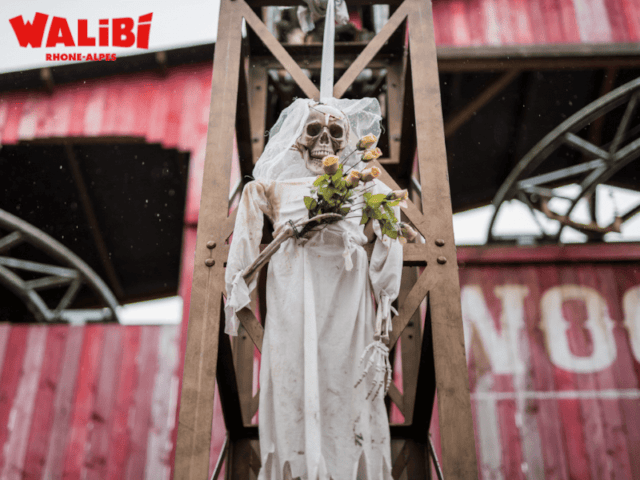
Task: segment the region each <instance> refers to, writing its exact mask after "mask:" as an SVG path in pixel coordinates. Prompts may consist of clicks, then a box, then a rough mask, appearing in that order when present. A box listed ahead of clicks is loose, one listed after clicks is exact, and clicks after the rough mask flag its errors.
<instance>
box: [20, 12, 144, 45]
mask: <svg viewBox="0 0 640 480" xmlns="http://www.w3.org/2000/svg"><path fill="white" fill-rule="evenodd" d="M152 16H153V13H147V14H146V15H141V16H139V17H138V27H137V28H135V21H134V20H133V18H129V17H124V18H112V19H108V18H103V19H100V20H99V21H98V38H97V46H99V47H133V46H134V45H135V46H136V47H138V48H149V33H150V31H151V17H152ZM9 22H10V23H11V26H12V27H13V31H14V33H15V34H16V37H17V39H18V43H19V44H20V46H21V47H26V46H27V45H31V47H33V48H40V47H42V40H43V38H44V37H45V34H44V32H45V30H46V29H47V24H49V31H48V33H47V36H46V38H47V43H46V45H45V46H46V47H55V46H56V45H58V44H62V45H64V46H65V47H76V46H77V47H95V46H96V37H92V36H90V35H89V26H88V24H89V21H88V20H83V19H81V20H78V33H77V38H74V36H73V34H72V33H71V29H70V28H69V24H68V23H67V19H66V18H63V17H52V18H51V22H49V15H46V14H44V13H39V12H38V13H36V15H35V17H34V18H33V21H31V22H29V21H27V22H25V21H24V20H23V19H22V15H18V16H17V17H14V18H12V19H10V20H9Z"/></svg>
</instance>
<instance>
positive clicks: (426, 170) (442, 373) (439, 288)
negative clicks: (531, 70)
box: [409, 1, 478, 478]
mask: <svg viewBox="0 0 640 480" xmlns="http://www.w3.org/2000/svg"><path fill="white" fill-rule="evenodd" d="M409 31H410V32H411V33H410V37H409V43H410V49H411V50H410V55H411V64H412V72H414V75H413V76H412V81H413V94H414V99H415V112H416V130H417V139H418V158H419V160H420V164H419V169H420V185H421V186H422V212H423V213H424V216H425V217H426V218H429V219H430V229H429V231H428V232H426V233H427V234H426V235H425V239H426V241H427V245H429V244H430V243H432V242H434V240H435V238H440V239H443V240H444V246H443V247H440V250H441V252H440V254H439V257H444V258H446V259H448V261H447V262H446V263H444V264H440V263H438V264H437V265H434V267H433V270H432V271H430V272H429V273H430V276H431V277H432V278H435V279H436V280H435V285H434V286H433V288H432V289H431V290H430V302H431V303H430V305H431V318H432V335H433V349H434V363H435V372H436V386H437V387H436V388H437V390H438V395H439V400H440V401H439V412H438V413H439V417H440V440H441V443H442V451H443V458H442V469H443V472H444V476H445V478H477V476H478V471H477V462H476V451H475V444H474V437H473V433H472V432H473V421H472V418H471V405H470V398H469V383H468V376H467V365H466V361H465V351H464V336H463V331H462V314H461V310H460V286H459V283H458V272H457V265H456V262H455V258H456V252H455V244H454V239H453V225H452V212H451V197H450V191H449V185H448V172H447V162H446V159H447V156H446V151H445V142H444V129H443V124H442V107H441V105H440V82H439V77H438V68H437V58H436V47H435V39H434V32H433V16H432V11H431V4H430V3H429V2H420V1H416V2H415V10H413V11H412V12H411V13H410V14H409ZM416 72H420V73H419V74H415V73H416ZM421 233H423V235H424V233H425V232H422V231H421ZM434 237H435V238H434ZM430 268H431V267H427V269H426V270H425V273H426V271H427V270H429V269H430ZM423 275H424V273H423ZM423 335H424V334H423Z"/></svg>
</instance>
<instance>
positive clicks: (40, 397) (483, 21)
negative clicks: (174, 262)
mask: <svg viewBox="0 0 640 480" xmlns="http://www.w3.org/2000/svg"><path fill="white" fill-rule="evenodd" d="M434 16H435V18H434V19H435V27H436V37H437V43H438V44H439V45H457V46H465V45H495V44H514V43H522V44H524V43H556V42H585V43H590V42H598V41H604V42H616V41H631V42H635V41H638V40H639V39H640V1H638V0H544V1H534V0H519V1H507V0H471V1H466V0H436V1H435V2H434ZM210 90H211V65H210V64H202V65H195V66H183V67H180V68H172V69H169V71H168V72H167V74H166V75H161V74H159V73H157V74H155V73H141V74H136V75H123V76H116V77H108V78H100V79H94V80H87V81H85V82H82V83H76V84H68V85H64V86H57V87H55V89H54V92H53V93H52V94H47V93H44V92H33V91H31V92H21V93H8V94H7V93H5V94H2V95H0V143H2V144H11V143H15V142H17V141H19V140H27V139H32V138H47V137H74V136H79V137H92V136H93V137H105V136H114V135H117V136H136V137H143V138H145V139H146V141H148V142H151V143H161V144H162V145H164V146H165V147H168V148H178V149H180V150H184V151H188V152H190V160H191V163H190V174H189V190H188V198H187V206H186V215H185V231H184V247H183V267H182V277H181V287H180V293H181V295H182V296H183V299H184V301H185V307H184V318H188V307H189V297H190V284H191V276H192V267H193V265H192V259H193V252H194V248H195V228H196V224H197V214H198V208H199V203H200V190H201V187H202V170H203V162H204V148H205V144H206V130H207V119H208V106H209V100H210ZM234 172H235V173H234V175H236V177H234V179H232V183H234V182H235V180H237V174H238V172H237V168H234ZM205 188H206V186H205ZM616 248H617V250H616ZM575 251H576V250H575V249H572V248H568V249H567V250H565V251H564V252H560V253H558V252H557V251H556V252H555V253H554V251H552V250H548V249H547V250H545V249H538V250H536V251H533V252H531V253H528V254H526V255H524V256H523V255H522V254H521V252H522V251H521V250H520V251H518V252H520V253H513V252H507V251H502V252H501V251H493V252H489V253H487V252H486V251H485V250H483V249H472V250H464V251H463V252H462V253H463V254H464V255H463V259H464V260H465V261H467V262H468V264H467V266H466V267H465V268H463V269H462V270H461V284H462V287H463V300H464V299H466V300H465V301H464V302H463V311H464V312H465V322H466V324H468V325H469V328H467V331H468V332H469V333H470V336H469V342H468V344H469V345H470V347H469V360H470V380H471V386H472V402H473V407H474V415H475V422H476V439H477V440H478V442H477V444H478V452H479V456H478V458H479V459H480V460H481V462H482V465H481V471H482V478H485V479H489V478H512V477H514V478H520V477H526V478H543V477H544V476H546V477H547V478H591V479H594V480H595V479H600V478H633V477H635V478H640V467H639V465H638V463H639V461H638V458H640V434H638V433H636V431H637V429H636V428H635V427H636V425H637V424H638V421H639V420H640V419H639V418H638V414H639V413H640V406H639V399H638V398H639V396H638V385H637V382H638V379H637V377H638V373H640V366H639V365H638V358H637V354H638V352H640V341H638V340H633V339H636V337H637V335H638V334H639V333H638V332H640V313H638V312H639V310H638V309H637V307H636V306H637V302H636V301H635V300H633V298H634V297H633V294H629V295H631V296H628V297H624V294H625V292H628V291H630V289H632V288H633V287H634V286H637V285H640V274H639V273H638V270H637V268H636V267H635V264H633V263H630V262H629V261H628V258H629V257H630V256H629V255H626V254H624V252H623V253H620V252H619V247H606V248H602V249H598V250H597V251H592V252H589V253H588V254H586V253H585V254H584V255H583V256H582V257H580V255H578V256H577V257H575V256H573V257H572V255H573V253H572V252H575ZM465 252H466V253H465ZM496 252H497V253H496ZM612 252H613V253H612ZM616 252H618V253H616ZM465 255H466V257H465ZM558 255H560V256H558ZM567 256H568V257H569V258H567ZM607 256H609V257H610V258H608V260H609V261H610V262H613V263H610V264H592V263H590V261H591V260H593V259H594V258H604V257H607ZM631 257H633V255H631ZM505 258H507V259H508V262H510V263H509V264H504V263H502V262H504V261H505ZM548 258H551V260H545V259H548ZM633 258H635V259H636V260H637V259H638V258H640V256H639V255H635V257H633ZM532 259H533V260H535V261H537V262H544V263H537V264H536V263H531V262H532ZM567 261H570V262H581V263H576V264H566V263H557V262H567ZM481 280H482V281H481ZM560 285H581V286H582V287H586V288H591V289H592V290H594V291H596V292H598V294H599V295H600V296H601V297H602V298H604V299H605V301H606V305H607V309H608V312H609V313H608V315H609V317H610V318H611V321H612V322H613V323H612V325H613V328H612V330H611V332H612V333H611V335H613V338H614V341H615V350H616V357H615V361H614V362H613V363H612V364H611V365H610V366H608V367H606V368H604V369H601V370H594V371H593V372H588V373H584V372H582V373H576V372H573V371H571V370H570V369H569V370H567V369H563V368H560V367H558V366H556V365H555V364H554V363H553V362H552V360H551V357H550V356H549V353H548V350H547V344H546V341H547V340H546V337H545V336H544V333H543V332H542V330H540V328H539V326H540V318H541V317H540V315H541V311H542V310H541V309H542V307H541V306H540V302H541V296H542V295H544V293H545V292H546V291H548V290H549V289H552V288H554V287H557V286H560ZM522 288H526V289H527V295H524V293H522V292H523V290H522ZM500 292H502V293H500ZM514 292H515V293H514ZM568 293H572V292H568ZM563 294H567V292H563ZM501 295H502V296H501ZM625 298H631V300H627V303H625ZM634 302H636V303H634ZM583 304H584V302H582V303H581V300H575V299H571V300H570V301H567V302H565V303H563V304H562V307H561V310H562V312H563V315H565V316H566V317H565V318H567V319H568V321H569V323H570V327H571V328H570V329H569V330H570V331H569V333H568V337H567V338H569V339H570V340H568V345H569V347H570V348H569V351H570V352H573V353H574V355H575V356H576V357H580V358H588V357H589V355H590V354H591V352H592V351H593V350H594V342H593V339H592V337H591V336H590V333H589V332H590V330H589V329H588V328H585V327H581V326H580V325H581V322H582V323H584V320H585V318H588V316H586V315H587V314H586V313H585V311H586V310H585V307H584V305H583ZM469 305H471V306H474V307H475V306H481V307H482V309H481V310H480V311H481V312H482V315H480V316H478V315H475V313H474V315H475V317H473V318H472V319H470V318H469V316H467V313H468V312H469V310H468V309H469V308H470V307H469ZM483 305H484V306H483ZM625 305H626V307H625ZM485 307H486V308H485ZM625 308H626V310H625ZM502 312H508V313H505V315H504V317H501V314H502ZM501 318H504V319H506V320H504V321H505V322H506V325H507V327H508V326H509V325H511V324H512V322H513V321H515V322H518V321H520V319H521V320H522V322H523V324H524V327H522V328H520V329H519V330H518V329H515V330H514V332H515V333H514V335H515V336H514V337H509V336H505V334H503V330H502V325H504V323H501V322H502V320H501ZM625 319H627V320H628V323H627V324H628V325H629V326H628V327H626V328H625V327H624V326H623V322H624V321H625ZM4 320H7V319H4ZM8 320H10V319H8ZM473 322H476V323H473ZM483 322H484V323H483ZM634 322H635V323H634ZM477 325H485V327H484V328H485V330H487V331H488V332H491V333H490V334H486V335H485V337H486V338H485V337H483V336H482V335H481V334H480V333H478V331H479V327H478V326H477ZM487 325H488V327H487ZM491 325H493V327H495V331H494V330H493V329H492V327H491ZM605 325H609V323H606V322H605ZM607 328H608V327H607ZM634 329H635V330H634ZM507 330H508V328H507ZM509 331H510V330H509ZM185 332H186V322H183V324H182V326H180V327H175V326H162V327H160V326H151V327H149V326H145V327H122V326H116V325H90V326H76V327H69V326H36V325H34V326H12V325H10V324H6V323H3V324H0V445H1V446H2V448H1V449H0V480H5V479H18V478H24V479H56V478H64V479H74V478H78V479H80V478H93V479H103V478H107V479H142V478H148V479H153V480H156V479H166V478H169V477H170V468H171V464H172V454H173V449H174V443H175V422H176V411H177V410H176V408H177V402H178V398H179V397H178V392H179V383H180V378H181V372H182V357H183V352H184V346H185V344H186V337H185ZM605 335H606V332H605ZM514 338H515V340H514ZM606 338H609V337H606ZM487 339H489V340H487ZM635 341H637V343H633V342H635ZM491 342H497V343H495V345H498V347H496V348H498V351H500V352H506V353H505V355H507V358H508V359H509V361H511V363H513V365H515V366H518V368H519V369H518V370H517V371H515V370H514V371H503V370H501V369H504V368H507V367H504V365H502V363H505V361H504V359H503V360H502V363H500V362H501V361H500V360H496V358H492V357H491V356H490V355H491V352H492V351H493V350H492V349H491V346H492V345H493V344H492V343H491ZM510 342H511V343H510ZM514 342H515V343H514ZM515 344H517V345H518V346H519V347H522V350H517V351H516V350H515V349H514V348H511V347H513V345H515ZM495 345H494V346H495ZM607 345H608V346H607V348H609V349H611V348H612V347H611V345H610V344H607ZM634 346H635V347H634ZM525 347H526V348H525ZM522 352H526V355H525V356H524V357H522V355H524V354H523V353H522ZM509 355H511V357H509ZM494 357H495V356H494ZM492 360H493V363H492ZM509 361H507V362H506V363H507V364H508V363H509ZM496 362H498V363H496ZM496 365H498V367H496ZM513 368H515V367H513ZM214 409H215V411H216V413H215V415H214V429H213V432H214V433H213V435H214V441H213V443H212V463H213V462H214V461H215V459H216V458H217V455H218V453H219V450H220V446H221V444H222V439H223V438H224V425H223V422H222V417H221V415H220V410H219V403H218V402H216V404H215V405H214ZM437 429H438V425H437V416H436V417H435V420H434V425H433V430H434V431H435V432H436V433H437ZM436 437H437V435H436Z"/></svg>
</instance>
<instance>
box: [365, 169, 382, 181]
mask: <svg viewBox="0 0 640 480" xmlns="http://www.w3.org/2000/svg"><path fill="white" fill-rule="evenodd" d="M379 176H380V169H379V168H378V167H371V168H367V169H366V170H363V171H362V175H361V179H362V181H363V182H371V181H372V180H373V179H374V178H378V177H379Z"/></svg>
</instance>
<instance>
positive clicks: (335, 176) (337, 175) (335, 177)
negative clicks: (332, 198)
mask: <svg viewBox="0 0 640 480" xmlns="http://www.w3.org/2000/svg"><path fill="white" fill-rule="evenodd" d="M340 180H342V171H341V170H340V169H338V171H337V172H336V173H334V174H333V177H331V181H332V182H333V184H334V185H336V186H338V182H339V181H340Z"/></svg>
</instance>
